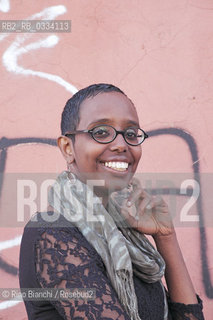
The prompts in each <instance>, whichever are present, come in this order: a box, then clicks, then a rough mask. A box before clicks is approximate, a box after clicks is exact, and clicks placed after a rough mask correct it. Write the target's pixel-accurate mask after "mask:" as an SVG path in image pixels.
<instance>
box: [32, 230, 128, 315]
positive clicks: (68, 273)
mask: <svg viewBox="0 0 213 320" xmlns="http://www.w3.org/2000/svg"><path fill="white" fill-rule="evenodd" d="M72 229H73V230H72V231H71V232H67V231H63V230H59V229H57V228H55V229H46V230H45V231H44V232H43V233H41V235H40V238H39V239H38V240H37V243H36V273H37V279H38V281H39V283H40V285H41V286H42V287H44V288H64V289H76V288H79V289H80V288H85V289H92V288H94V289H95V291H96V296H95V299H93V300H80V299H79V300H73V299H69V300H64V299H63V300H61V299H59V300H57V301H50V303H51V304H53V305H54V307H55V309H56V310H57V311H58V313H59V314H60V315H61V316H62V317H63V319H76V320H81V319H82V320H84V319H90V320H93V319H94V320H95V319H103V320H110V319H112V320H113V319H118V320H129V317H128V315H127V314H126V313H125V311H124V310H123V308H122V307H121V305H120V303H119V300H118V298H117V295H116V293H115V291H114V289H113V288H112V287H111V284H110V281H109V279H108V278H107V276H106V273H105V268H104V265H103V262H102V260H101V258H100V256H99V255H98V254H97V253H96V251H95V249H93V248H90V247H89V246H88V242H87V241H86V239H84V238H83V237H82V235H81V234H80V232H79V231H75V228H74V227H73V228H72ZM92 249H93V250H92Z"/></svg>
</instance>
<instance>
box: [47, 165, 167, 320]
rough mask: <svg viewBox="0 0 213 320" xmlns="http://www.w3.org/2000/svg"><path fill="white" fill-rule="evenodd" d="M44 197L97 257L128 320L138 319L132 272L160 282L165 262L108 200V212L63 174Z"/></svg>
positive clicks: (78, 184) (80, 183) (78, 183)
mask: <svg viewBox="0 0 213 320" xmlns="http://www.w3.org/2000/svg"><path fill="white" fill-rule="evenodd" d="M73 177H75V176H74V175H73ZM48 198H49V203H50V205H51V206H52V207H53V208H54V209H55V210H56V211H57V212H58V213H60V214H62V215H64V217H65V218H66V219H67V220H68V221H70V222H72V223H73V224H74V225H75V226H77V227H78V229H79V230H80V231H81V233H82V234H83V235H84V237H85V238H86V239H87V240H88V241H89V243H90V244H91V245H92V246H93V247H94V248H95V249H96V251H97V252H98V254H99V255H100V256H101V258H102V260H103V262H104V264H105V266H106V270H107V274H108V276H109V279H110V281H111V283H112V285H113V287H114V289H115V290H116V292H117V295H118V297H119V300H120V302H121V303H122V305H123V306H124V308H125V310H126V312H127V313H128V314H129V316H130V318H131V319H132V320H141V318H140V316H139V314H138V304H137V297H136V294H135V289H134V283H133V272H134V273H135V275H137V276H138V277H139V278H140V279H142V280H143V281H145V282H147V283H153V282H156V281H160V282H161V278H162V277H163V275H164V271H165V262H164V260H163V258H162V257H161V255H160V254H159V252H158V251H156V249H155V248H154V247H153V246H152V244H151V243H150V242H149V240H148V239H147V238H146V237H145V236H144V235H143V234H141V233H140V232H138V231H137V230H135V229H133V228H131V227H130V226H129V225H128V224H127V222H126V221H125V220H124V219H122V215H121V214H120V213H119V212H118V207H117V206H115V204H114V203H113V199H112V197H111V198H110V201H109V210H108V211H109V212H108V211H107V210H106V209H105V208H104V206H103V205H102V203H101V201H100V199H99V198H98V197H97V196H95V194H94V193H93V191H92V190H91V189H90V188H89V187H88V186H87V185H85V184H84V183H82V182H81V181H80V180H78V179H77V178H76V177H75V178H74V179H73V180H70V179H69V172H67V171H64V172H62V173H61V174H60V175H59V176H58V178H57V180H56V182H55V183H54V185H53V186H52V188H51V189H50V191H49V196H48ZM91 211H92V212H91ZM118 228H119V229H120V230H121V231H120V230H119V229H118ZM161 285H162V283H161ZM162 289H163V292H164V320H166V319H167V318H168V306H167V299H166V295H165V290H164V287H163V285H162Z"/></svg>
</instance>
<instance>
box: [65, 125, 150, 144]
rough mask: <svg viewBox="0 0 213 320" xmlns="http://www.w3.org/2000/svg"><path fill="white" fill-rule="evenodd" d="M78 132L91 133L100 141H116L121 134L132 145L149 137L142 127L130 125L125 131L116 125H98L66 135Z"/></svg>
mask: <svg viewBox="0 0 213 320" xmlns="http://www.w3.org/2000/svg"><path fill="white" fill-rule="evenodd" d="M78 133H89V134H90V135H91V136H92V138H93V139H94V140H95V141H97V142H99V143H103V144H106V143H110V142H112V141H114V140H115V139H116V137H117V135H118V134H121V135H122V136H123V138H124V140H125V141H126V143H128V144H129V145H131V146H138V145H139V144H141V143H142V142H144V140H145V139H146V138H148V134H146V132H144V131H143V130H142V129H140V128H137V127H130V128H127V129H125V130H123V131H119V130H116V129H115V128H114V127H112V126H110V125H107V124H105V125H98V126H95V127H94V128H93V129H90V130H76V131H72V132H66V133H65V136H67V137H69V136H72V135H75V134H78Z"/></svg>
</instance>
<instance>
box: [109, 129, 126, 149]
mask: <svg viewBox="0 0 213 320" xmlns="http://www.w3.org/2000/svg"><path fill="white" fill-rule="evenodd" d="M127 148H128V144H127V143H126V141H125V140H124V137H123V136H122V134H120V133H119V134H118V135H117V137H116V138H115V140H114V141H112V142H111V143H110V150H111V151H116V150H117V151H119V152H126V151H127Z"/></svg>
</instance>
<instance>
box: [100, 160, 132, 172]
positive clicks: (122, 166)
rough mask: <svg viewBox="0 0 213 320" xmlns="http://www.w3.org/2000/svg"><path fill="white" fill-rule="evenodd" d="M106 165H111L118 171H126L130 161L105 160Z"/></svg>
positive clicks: (110, 166)
mask: <svg viewBox="0 0 213 320" xmlns="http://www.w3.org/2000/svg"><path fill="white" fill-rule="evenodd" d="M104 165H105V167H109V168H112V169H115V170H118V171H126V169H127V168H128V163H127V162H118V161H116V162H111V161H110V162H104Z"/></svg>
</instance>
